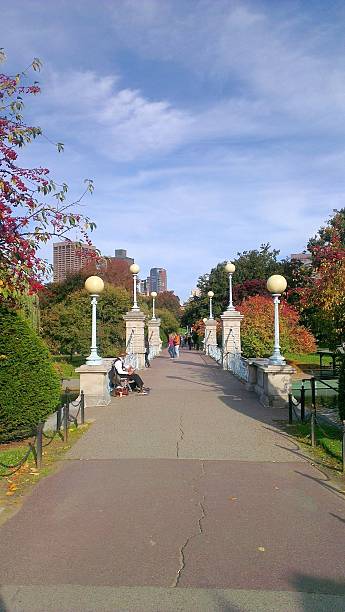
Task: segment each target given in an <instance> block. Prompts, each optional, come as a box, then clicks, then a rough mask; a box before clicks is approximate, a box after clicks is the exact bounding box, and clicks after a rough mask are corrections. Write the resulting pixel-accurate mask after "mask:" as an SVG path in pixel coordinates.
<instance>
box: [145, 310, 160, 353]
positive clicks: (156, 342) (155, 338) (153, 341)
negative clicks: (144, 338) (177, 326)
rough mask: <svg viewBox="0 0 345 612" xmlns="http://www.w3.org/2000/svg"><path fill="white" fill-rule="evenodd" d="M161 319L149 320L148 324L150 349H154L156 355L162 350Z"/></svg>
mask: <svg viewBox="0 0 345 612" xmlns="http://www.w3.org/2000/svg"><path fill="white" fill-rule="evenodd" d="M160 325H161V320H160V319H156V318H154V319H149V321H148V322H147V333H148V341H149V346H150V348H151V347H152V349H153V353H154V355H158V354H159V353H160V352H161V350H162V340H161V337H160V333H159V332H160Z"/></svg>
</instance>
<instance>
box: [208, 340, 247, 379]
mask: <svg viewBox="0 0 345 612" xmlns="http://www.w3.org/2000/svg"><path fill="white" fill-rule="evenodd" d="M206 354H207V355H209V356H210V357H212V359H214V360H215V361H216V362H217V363H219V365H221V366H222V367H223V368H224V370H228V371H229V372H231V373H232V374H233V375H234V376H236V377H237V378H239V379H240V380H243V381H244V382H248V380H249V365H248V362H247V360H246V359H244V357H242V356H241V353H239V352H235V353H230V352H229V353H223V350H222V349H221V348H220V347H219V346H217V345H214V344H209V345H207V347H206Z"/></svg>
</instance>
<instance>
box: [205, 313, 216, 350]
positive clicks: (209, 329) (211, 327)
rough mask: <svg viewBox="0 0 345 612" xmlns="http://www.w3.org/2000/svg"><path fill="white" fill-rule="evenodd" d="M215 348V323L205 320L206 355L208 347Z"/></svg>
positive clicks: (212, 320)
mask: <svg viewBox="0 0 345 612" xmlns="http://www.w3.org/2000/svg"><path fill="white" fill-rule="evenodd" d="M209 346H217V321H215V320H214V319H207V321H206V323H205V353H206V355H208V347H209Z"/></svg>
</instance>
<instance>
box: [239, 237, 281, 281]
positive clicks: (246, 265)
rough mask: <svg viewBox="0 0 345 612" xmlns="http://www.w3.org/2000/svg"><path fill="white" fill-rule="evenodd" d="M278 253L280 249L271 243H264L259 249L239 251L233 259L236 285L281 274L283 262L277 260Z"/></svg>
mask: <svg viewBox="0 0 345 612" xmlns="http://www.w3.org/2000/svg"><path fill="white" fill-rule="evenodd" d="M278 255H279V251H278V250H277V249H271V245H270V244H269V243H267V244H262V245H261V246H260V248H259V249H251V250H250V251H243V252H242V253H237V257H236V259H234V261H233V263H234V264H235V266H236V270H235V272H234V285H237V284H239V283H244V282H245V281H249V280H257V279H263V280H267V279H268V278H269V277H270V276H271V274H280V273H281V270H282V264H281V262H279V261H278V260H277V257H278Z"/></svg>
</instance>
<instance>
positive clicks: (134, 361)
mask: <svg viewBox="0 0 345 612" xmlns="http://www.w3.org/2000/svg"><path fill="white" fill-rule="evenodd" d="M124 363H125V367H126V368H128V367H129V366H130V367H131V368H133V370H137V369H138V368H139V359H138V355H137V354H136V353H128V354H127V355H126V357H125V358H124Z"/></svg>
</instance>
